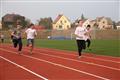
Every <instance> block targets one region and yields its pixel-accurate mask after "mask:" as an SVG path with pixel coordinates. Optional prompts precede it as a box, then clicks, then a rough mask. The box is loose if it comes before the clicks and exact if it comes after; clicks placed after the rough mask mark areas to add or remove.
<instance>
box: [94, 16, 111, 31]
mask: <svg viewBox="0 0 120 80" xmlns="http://www.w3.org/2000/svg"><path fill="white" fill-rule="evenodd" d="M96 23H97V27H98V28H99V29H113V22H112V20H111V19H110V18H109V17H99V18H97V19H96Z"/></svg>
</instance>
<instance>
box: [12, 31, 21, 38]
mask: <svg viewBox="0 0 120 80" xmlns="http://www.w3.org/2000/svg"><path fill="white" fill-rule="evenodd" d="M13 34H14V35H15V36H13V35H12V36H13V39H20V38H21V31H20V30H17V29H14V31H13ZM16 36H17V37H16Z"/></svg>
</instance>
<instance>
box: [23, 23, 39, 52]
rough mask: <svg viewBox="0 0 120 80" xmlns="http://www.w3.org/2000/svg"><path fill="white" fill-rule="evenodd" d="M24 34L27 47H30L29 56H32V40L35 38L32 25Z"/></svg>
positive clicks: (35, 34)
mask: <svg viewBox="0 0 120 80" xmlns="http://www.w3.org/2000/svg"><path fill="white" fill-rule="evenodd" d="M25 33H26V35H27V46H28V47H30V54H32V51H33V48H34V38H35V37H36V36H37V32H36V30H35V29H34V24H30V25H29V27H28V29H27V30H26V31H25Z"/></svg>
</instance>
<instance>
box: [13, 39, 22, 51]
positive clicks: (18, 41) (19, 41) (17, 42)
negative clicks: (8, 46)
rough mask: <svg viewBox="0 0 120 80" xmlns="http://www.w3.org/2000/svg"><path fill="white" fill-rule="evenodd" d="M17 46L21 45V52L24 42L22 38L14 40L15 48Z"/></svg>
mask: <svg viewBox="0 0 120 80" xmlns="http://www.w3.org/2000/svg"><path fill="white" fill-rule="evenodd" d="M17 44H18V45H19V48H18V51H21V50H22V40H21V38H20V39H13V45H14V48H16V47H17Z"/></svg>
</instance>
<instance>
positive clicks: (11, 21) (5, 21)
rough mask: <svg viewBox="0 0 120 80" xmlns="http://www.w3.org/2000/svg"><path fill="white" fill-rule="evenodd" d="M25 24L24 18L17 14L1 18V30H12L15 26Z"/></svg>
mask: <svg viewBox="0 0 120 80" xmlns="http://www.w3.org/2000/svg"><path fill="white" fill-rule="evenodd" d="M24 22H25V17H24V16H21V15H18V14H6V15H5V16H3V17H2V28H8V29H9V28H13V27H16V25H18V24H19V25H22V26H23V23H24Z"/></svg>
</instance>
